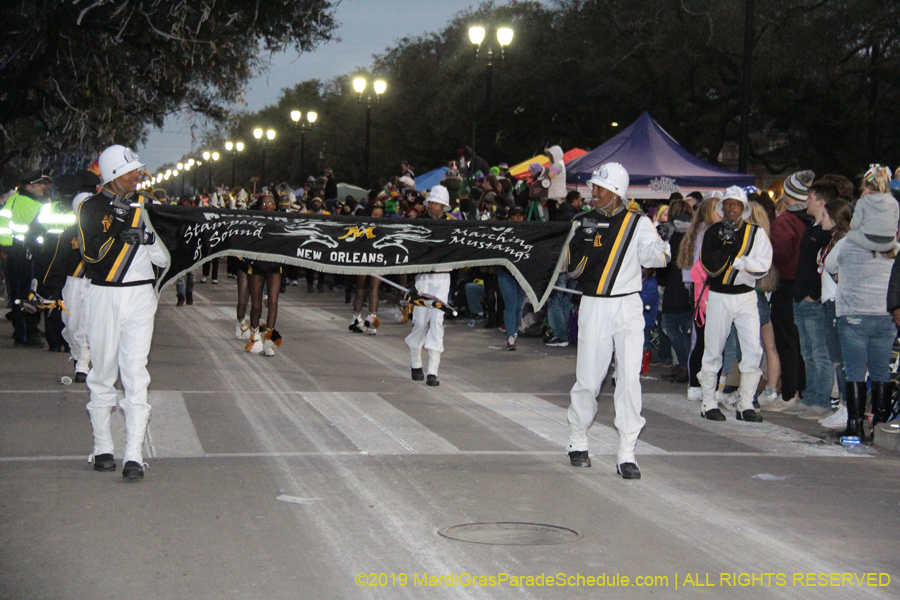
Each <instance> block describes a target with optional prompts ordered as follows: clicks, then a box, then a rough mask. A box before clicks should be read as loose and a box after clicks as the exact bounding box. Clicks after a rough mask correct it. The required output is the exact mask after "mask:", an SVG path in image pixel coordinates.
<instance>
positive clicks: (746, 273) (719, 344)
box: [698, 186, 772, 423]
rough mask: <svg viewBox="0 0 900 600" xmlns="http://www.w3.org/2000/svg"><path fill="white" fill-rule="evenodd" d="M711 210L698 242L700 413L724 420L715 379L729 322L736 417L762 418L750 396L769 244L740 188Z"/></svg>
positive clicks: (756, 369) (759, 348)
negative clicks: (736, 369)
mask: <svg viewBox="0 0 900 600" xmlns="http://www.w3.org/2000/svg"><path fill="white" fill-rule="evenodd" d="M716 212H717V213H719V215H721V216H722V220H721V221H720V222H718V223H715V224H714V225H711V226H710V227H709V228H708V229H707V230H706V233H704V234H703V245H702V246H701V247H700V264H701V266H702V267H703V269H704V270H705V271H706V272H707V273H708V274H709V276H708V278H707V282H708V284H709V300H708V301H707V304H706V328H705V337H704V345H705V347H704V350H703V367H702V368H701V369H700V375H699V377H698V378H699V380H700V389H701V390H702V393H703V405H702V406H701V408H700V416H702V417H703V418H705V419H709V420H711V421H724V420H725V415H723V414H722V411H720V410H719V408H718V404H717V401H716V384H717V381H718V373H719V369H720V368H721V367H722V351H723V350H724V349H725V340H727V339H728V334H729V333H730V332H731V324H732V323H734V326H735V327H736V328H737V332H738V340H739V341H740V343H741V355H742V357H741V364H740V369H741V386H740V388H739V390H738V407H737V411H736V413H737V414H736V417H737V419H738V420H739V421H749V422H751V423H761V422H762V417H761V416H759V415H758V414H757V413H756V411H755V410H753V396H754V394H756V388H757V386H759V378H760V376H761V375H762V371H760V369H759V363H760V360H761V359H762V346H761V345H760V342H759V309H758V307H757V298H756V292H755V291H754V288H755V286H756V280H757V279H760V278H762V277H763V276H764V275H765V274H766V273H768V271H769V269H770V268H771V266H772V244H771V243H770V242H769V238H768V237H767V236H766V232H765V230H764V229H763V228H762V227H760V226H758V225H753V224H751V223H747V222H746V219H747V217H749V216H750V213H751V210H750V203H749V202H747V194H745V193H744V190H742V189H741V188H739V187H737V186H732V187H730V188H728V189H727V190H725V194H724V195H723V196H722V198H721V199H720V200H719V203H718V204H717V205H716Z"/></svg>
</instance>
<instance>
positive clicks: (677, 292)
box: [656, 231, 694, 313]
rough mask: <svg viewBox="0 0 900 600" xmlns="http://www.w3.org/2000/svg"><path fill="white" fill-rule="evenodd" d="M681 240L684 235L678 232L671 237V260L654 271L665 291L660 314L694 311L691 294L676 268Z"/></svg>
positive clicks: (679, 270)
mask: <svg viewBox="0 0 900 600" xmlns="http://www.w3.org/2000/svg"><path fill="white" fill-rule="evenodd" d="M682 238H684V234H683V233H682V232H680V231H676V232H675V233H674V234H673V235H672V239H670V240H669V246H670V247H671V248H672V260H670V261H669V264H667V265H666V266H665V267H662V268H659V269H656V280H657V281H658V282H659V285H661V286H662V287H664V288H665V290H666V293H665V294H663V300H662V312H664V313H680V312H686V311H689V310H693V309H694V302H693V299H692V298H691V292H690V290H689V289H688V288H687V286H686V285H685V284H684V279H683V278H682V273H681V269H679V268H678V249H679V247H680V246H681V240H682Z"/></svg>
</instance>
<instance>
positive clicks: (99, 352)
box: [87, 285, 157, 463]
mask: <svg viewBox="0 0 900 600" xmlns="http://www.w3.org/2000/svg"><path fill="white" fill-rule="evenodd" d="M156 302H157V300H156V295H155V294H154V293H153V287H152V286H151V285H140V286H134V287H106V286H98V285H92V286H91V287H90V291H89V292H88V296H87V315H88V323H90V327H89V328H88V334H87V336H88V343H89V344H90V347H91V362H92V365H91V371H90V373H89V374H88V377H87V385H88V388H90V391H91V401H90V402H89V403H88V405H87V409H88V414H89V415H90V417H91V424H92V426H93V429H94V455H98V454H108V453H109V454H111V453H112V452H113V442H112V434H111V432H110V428H109V415H110V411H111V410H112V409H114V408H115V406H116V388H115V384H116V379H119V378H121V380H122V387H123V388H124V389H125V397H124V398H123V399H122V402H121V406H122V410H123V411H124V412H125V455H124V460H125V462H127V461H135V462H137V463H143V457H142V454H141V449H142V446H143V442H144V434H145V433H146V431H147V422H148V421H149V420H150V405H149V404H148V403H147V387H148V386H149V385H150V373H149V372H148V371H147V355H148V354H149V353H150V342H151V340H152V339H153V318H154V316H155V315H156Z"/></svg>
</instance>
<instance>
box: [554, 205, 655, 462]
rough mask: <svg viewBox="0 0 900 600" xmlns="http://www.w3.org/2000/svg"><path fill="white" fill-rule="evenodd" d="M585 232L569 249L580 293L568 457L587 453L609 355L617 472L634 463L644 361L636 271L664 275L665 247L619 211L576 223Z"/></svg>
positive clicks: (648, 227) (644, 223)
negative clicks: (659, 269)
mask: <svg viewBox="0 0 900 600" xmlns="http://www.w3.org/2000/svg"><path fill="white" fill-rule="evenodd" d="M575 220H576V221H580V222H581V225H582V228H581V229H580V230H579V231H577V232H576V234H575V238H574V239H573V241H572V243H571V244H570V245H569V248H568V253H569V274H570V276H572V277H573V278H576V279H578V281H579V289H580V290H581V291H582V293H583V296H582V298H581V308H580V309H579V315H578V355H577V359H576V367H575V378H576V382H575V385H574V386H573V387H572V390H571V393H570V396H571V405H570V406H569V411H568V417H569V445H568V448H567V451H568V452H574V451H586V450H587V449H588V441H587V430H588V429H589V428H590V427H591V425H592V424H593V422H594V417H595V416H596V414H597V396H598V395H599V393H600V387H601V385H602V383H603V380H604V378H605V377H606V372H607V370H608V368H609V364H610V360H611V359H612V355H613V351H615V354H616V366H617V369H618V372H617V378H616V388H615V393H614V404H615V409H616V418H615V425H616V429H617V430H618V432H619V450H618V459H617V460H618V464H622V463H626V462H635V459H634V448H635V445H636V444H637V438H638V435H639V434H640V432H641V429H642V428H643V426H644V423H645V420H644V418H643V417H642V416H641V382H640V370H641V358H642V354H643V349H644V314H643V312H644V310H643V308H644V307H643V302H642V301H641V298H640V296H639V292H640V291H641V282H642V278H641V267H647V268H655V267H664V266H666V264H668V262H669V259H670V258H671V253H670V249H669V244H668V243H667V242H665V241H663V240H662V238H660V237H659V236H658V235H657V233H656V230H655V229H654V227H653V224H652V222H651V221H650V219H648V218H647V217H645V216H643V215H641V214H639V213H636V212H632V211H629V210H626V209H625V208H624V207H620V209H619V210H617V211H615V212H614V213H613V214H607V213H605V212H601V211H599V210H594V211H591V212H588V213H583V214H581V215H579V216H577V217H576V218H575Z"/></svg>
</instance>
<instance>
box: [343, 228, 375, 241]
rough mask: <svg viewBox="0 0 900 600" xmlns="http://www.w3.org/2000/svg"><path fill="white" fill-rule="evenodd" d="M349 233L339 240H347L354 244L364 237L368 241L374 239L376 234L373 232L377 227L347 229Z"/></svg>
mask: <svg viewBox="0 0 900 600" xmlns="http://www.w3.org/2000/svg"><path fill="white" fill-rule="evenodd" d="M345 229H346V230H347V233H345V234H344V235H342V236H341V237H339V238H338V239H339V240H347V241H348V242H352V241H354V240H357V239H359V238H361V237H363V236H365V237H366V239H372V238H373V237H375V234H374V233H372V231H373V230H374V229H375V226H374V225H372V226H370V227H346V228H345Z"/></svg>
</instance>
